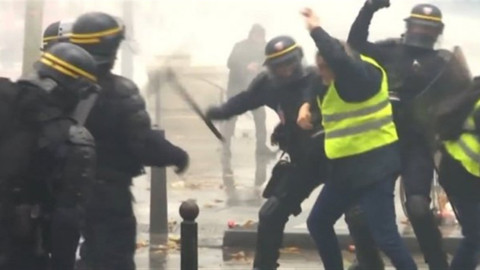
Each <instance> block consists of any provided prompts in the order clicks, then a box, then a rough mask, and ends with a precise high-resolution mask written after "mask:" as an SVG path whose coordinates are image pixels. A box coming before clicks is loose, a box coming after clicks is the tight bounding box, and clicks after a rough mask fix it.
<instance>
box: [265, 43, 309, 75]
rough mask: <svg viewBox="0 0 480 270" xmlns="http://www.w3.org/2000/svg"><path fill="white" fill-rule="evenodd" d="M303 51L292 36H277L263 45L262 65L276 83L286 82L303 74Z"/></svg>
mask: <svg viewBox="0 0 480 270" xmlns="http://www.w3.org/2000/svg"><path fill="white" fill-rule="evenodd" d="M302 59H303V51H302V48H301V47H300V46H299V45H298V44H297V43H296V42H295V40H294V39H293V38H292V37H289V36H278V37H275V38H273V39H271V40H270V41H269V42H268V43H267V45H266V46H265V62H264V65H265V66H266V67H267V70H268V72H269V74H270V76H271V77H272V79H273V80H274V81H275V82H276V83H278V84H286V83H289V82H292V81H295V80H297V79H299V78H301V77H302V76H303V67H302Z"/></svg>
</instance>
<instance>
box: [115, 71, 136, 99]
mask: <svg viewBox="0 0 480 270" xmlns="http://www.w3.org/2000/svg"><path fill="white" fill-rule="evenodd" d="M112 79H113V80H114V81H113V85H114V87H115V92H116V93H117V94H118V95H120V96H131V95H138V94H139V90H138V87H137V85H136V84H135V83H134V82H133V81H131V80H129V79H127V78H125V77H122V76H118V75H114V76H113V77H112Z"/></svg>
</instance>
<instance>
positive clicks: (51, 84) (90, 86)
mask: <svg viewBox="0 0 480 270" xmlns="http://www.w3.org/2000/svg"><path fill="white" fill-rule="evenodd" d="M33 67H34V72H32V73H31V74H28V75H27V76H25V77H22V78H20V79H19V82H24V83H28V84H30V85H34V86H36V87H39V88H40V89H42V90H43V91H45V92H46V93H48V94H49V95H50V96H52V98H53V100H55V101H57V104H58V105H59V106H60V107H61V108H62V109H64V110H71V109H73V107H74V106H75V105H76V104H77V103H78V101H80V100H81V99H82V98H85V97H86V96H88V94H90V93H91V92H92V91H95V92H96V91H99V86H98V85H97V83H96V82H97V77H96V75H95V74H96V72H97V69H96V64H95V60H94V59H93V57H92V56H91V55H90V54H89V53H88V52H87V51H85V50H84V49H82V48H80V47H79V46H77V45H74V44H70V43H67V42H60V43H56V44H53V45H52V46H51V47H49V48H48V49H47V50H46V51H45V52H44V53H43V54H42V56H41V57H40V59H39V60H38V61H37V62H36V63H35V64H34V66H33Z"/></svg>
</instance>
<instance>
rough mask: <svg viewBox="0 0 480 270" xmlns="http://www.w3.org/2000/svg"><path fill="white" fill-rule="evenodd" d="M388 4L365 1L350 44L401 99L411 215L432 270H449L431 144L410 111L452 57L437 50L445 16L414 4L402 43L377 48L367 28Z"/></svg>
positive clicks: (399, 119)
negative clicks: (434, 197) (434, 200)
mask: <svg viewBox="0 0 480 270" xmlns="http://www.w3.org/2000/svg"><path fill="white" fill-rule="evenodd" d="M389 5H390V3H389V0H368V1H366V2H365V5H364V6H363V7H362V9H361V10H360V13H359V14H358V16H357V18H356V20H355V22H354V23H353V25H352V27H351V29H350V34H349V37H348V43H349V44H350V45H351V46H352V47H353V48H354V49H356V50H358V51H359V52H361V53H363V54H365V55H368V56H370V57H372V58H374V59H375V60H377V61H378V62H379V64H381V65H382V66H383V67H385V69H386V71H387V74H388V80H389V84H390V89H389V90H390V93H391V94H393V95H395V96H397V97H398V98H399V99H400V102H399V103H397V104H395V106H394V108H393V109H394V117H395V124H396V126H397V130H398V134H399V139H400V151H401V158H402V170H401V176H402V182H403V185H404V187H405V191H406V209H407V213H408V217H409V220H410V222H411V224H412V226H413V230H414V232H415V235H416V236H417V239H418V242H419V244H420V248H421V250H422V252H423V254H424V257H425V261H426V262H427V263H428V265H429V268H430V269H435V270H437V269H447V268H448V263H447V256H446V253H445V251H444V250H443V248H442V241H441V233H440V231H439V229H438V227H437V224H436V223H435V220H434V215H433V213H432V211H431V210H430V201H431V198H430V189H431V184H432V180H433V171H434V163H433V158H432V149H431V148H430V146H431V142H429V140H428V139H427V138H426V136H425V134H424V133H423V131H422V128H421V127H419V125H418V124H416V123H415V121H414V120H413V119H414V117H413V116H412V111H411V110H410V108H411V104H412V101H413V100H414V99H415V98H416V97H417V96H418V95H419V94H420V93H421V92H422V90H424V89H425V88H426V87H427V86H428V85H429V83H430V82H431V81H432V80H434V79H435V77H436V76H437V74H439V72H440V71H441V69H442V68H443V67H444V66H445V65H446V61H445V59H446V58H445V57H443V56H442V54H444V55H448V54H449V52H448V51H445V50H435V49H434V45H435V43H436V41H437V39H438V37H439V36H440V35H441V34H442V32H443V28H444V24H443V22H442V13H441V11H440V9H439V8H438V7H436V6H434V5H430V4H419V5H416V6H414V7H413V9H412V11H411V14H410V16H409V17H408V18H406V19H405V22H406V31H405V33H404V34H403V35H402V37H401V38H400V39H390V40H387V41H383V42H379V43H376V44H375V43H370V42H368V41H367V38H368V28H369V25H370V21H371V20H372V17H373V15H374V13H375V12H376V11H377V10H379V9H381V8H383V7H388V6H389ZM364 249H365V250H363V252H366V253H369V254H370V256H372V258H376V260H377V261H378V265H379V266H378V267H377V268H379V269H381V268H383V265H382V263H381V262H380V256H379V254H378V253H377V252H373V251H375V250H376V249H374V248H372V247H370V248H364ZM367 250H372V252H368V251H367Z"/></svg>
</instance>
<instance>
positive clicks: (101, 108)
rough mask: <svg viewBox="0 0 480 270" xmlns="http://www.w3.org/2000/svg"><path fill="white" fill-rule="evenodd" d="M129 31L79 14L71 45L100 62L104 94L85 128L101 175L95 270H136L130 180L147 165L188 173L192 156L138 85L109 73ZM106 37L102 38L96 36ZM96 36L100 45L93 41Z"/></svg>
mask: <svg viewBox="0 0 480 270" xmlns="http://www.w3.org/2000/svg"><path fill="white" fill-rule="evenodd" d="M124 31H125V28H124V26H123V24H122V23H121V22H120V21H119V20H118V19H115V18H114V17H112V16H110V15H108V14H106V13H102V12H91V13H86V14H84V15H82V16H80V17H79V18H78V19H77V21H75V23H74V25H73V28H72V35H71V36H70V42H72V43H78V44H79V45H80V46H82V47H83V48H85V49H86V50H87V51H88V52H90V53H91V54H92V56H93V57H94V58H95V59H96V61H97V65H98V67H99V73H98V77H99V85H100V86H101V87H102V92H101V94H100V95H99V97H98V99H97V102H96V104H95V106H94V108H93V109H92V112H91V114H90V115H89V117H88V119H87V123H86V127H87V128H88V130H89V131H90V132H91V133H92V135H93V136H94V138H95V141H96V146H97V155H98V162H97V175H96V180H95V183H94V186H93V191H92V196H91V200H90V201H89V204H88V207H87V214H86V215H87V220H86V230H85V233H84V236H85V255H86V258H85V259H86V263H87V264H88V266H89V267H91V268H93V269H107V270H132V269H135V263H134V254H135V249H136V241H135V239H136V219H135V216H134V212H133V206H132V194H131V193H130V185H131V183H132V178H133V177H135V176H138V175H140V174H141V173H142V172H143V166H158V167H163V166H169V165H175V166H176V167H177V168H178V172H181V171H183V170H185V169H186V167H187V164H188V155H187V154H186V152H185V151H183V150H182V149H180V148H178V147H176V146H174V145H172V144H171V143H170V142H168V141H167V140H166V139H164V138H163V137H162V136H161V133H160V132H159V131H157V130H153V129H151V123H150V117H149V115H148V113H147V112H146V109H145V102H144V100H143V98H142V97H141V96H140V93H139V91H138V88H137V86H136V85H135V83H133V82H132V81H130V80H128V79H126V78H124V77H121V76H117V75H114V74H112V73H111V69H112V67H113V64H114V62H115V57H116V53H117V49H118V47H119V45H120V42H121V40H122V39H123V38H124ZM98 32H100V33H104V35H103V36H102V35H101V36H98V34H95V33H98ZM92 33H94V35H96V37H97V38H99V39H100V41H99V42H98V43H95V42H94V43H89V42H88V41H89V35H91V34H92Z"/></svg>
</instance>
